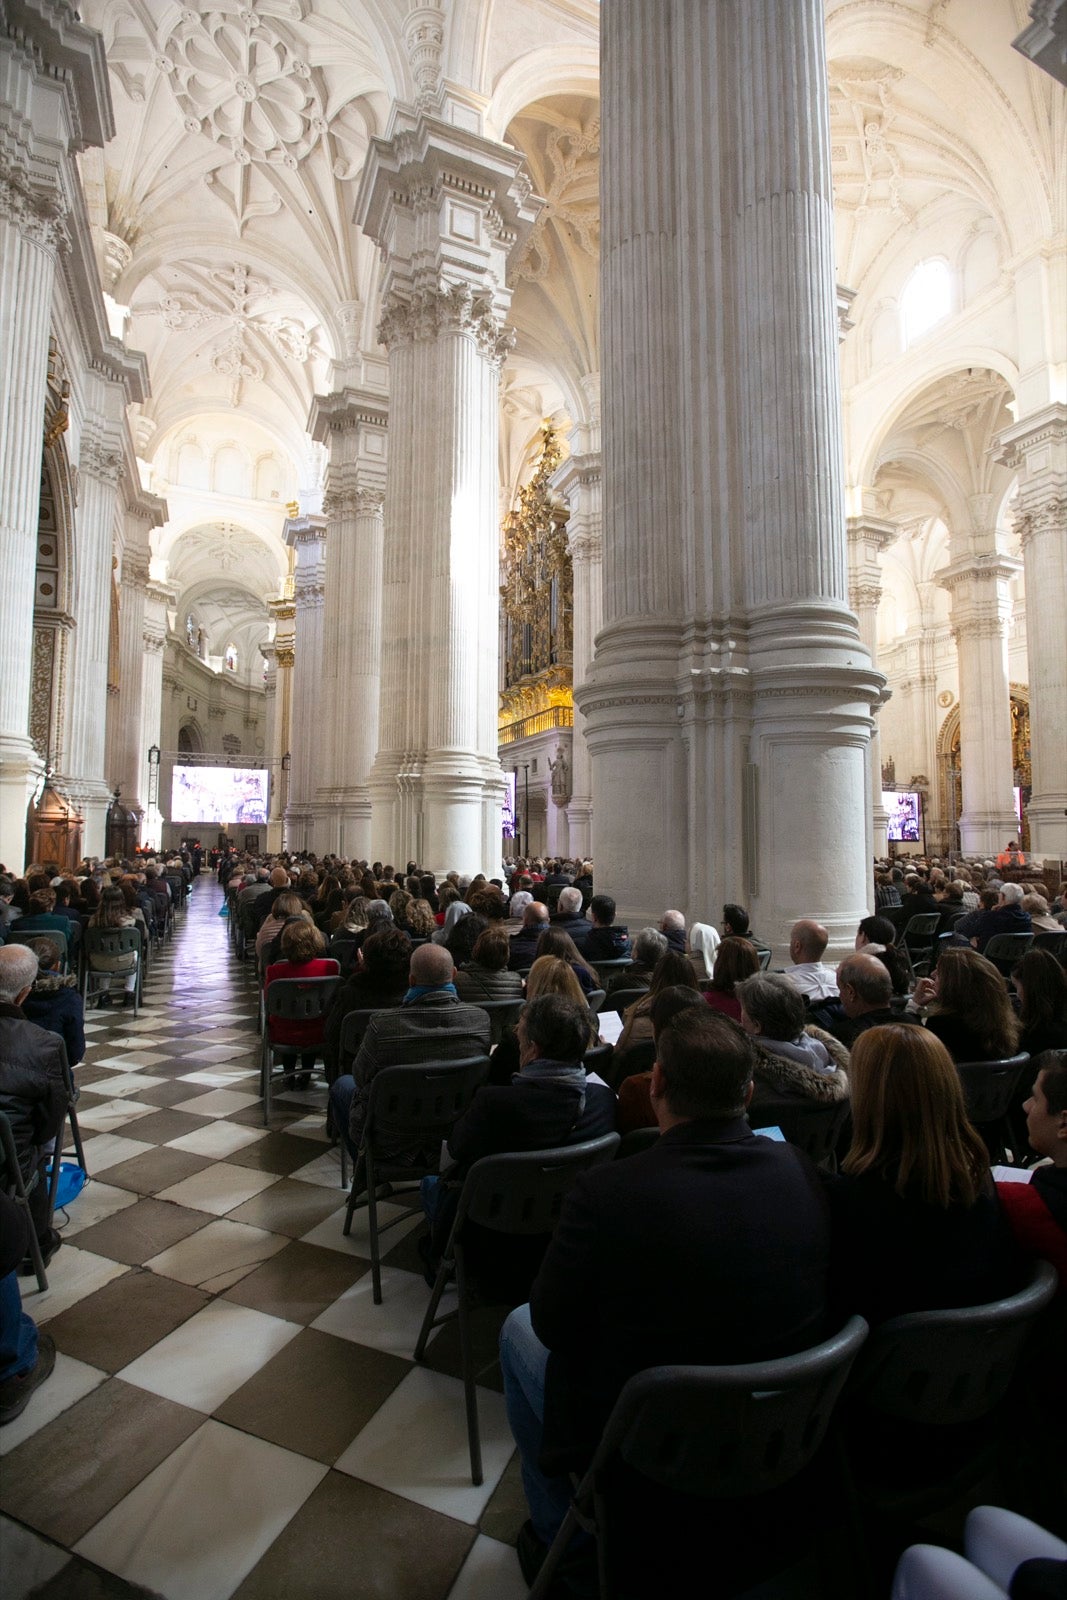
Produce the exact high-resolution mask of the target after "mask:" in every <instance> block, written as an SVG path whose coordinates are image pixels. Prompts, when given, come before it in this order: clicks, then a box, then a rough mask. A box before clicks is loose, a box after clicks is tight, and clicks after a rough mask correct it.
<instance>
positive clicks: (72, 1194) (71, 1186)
mask: <svg viewBox="0 0 1067 1600" xmlns="http://www.w3.org/2000/svg"><path fill="white" fill-rule="evenodd" d="M48 1180H49V1182H51V1180H52V1168H51V1167H49V1168H48ZM85 1181H86V1172H85V1169H84V1167H79V1166H78V1164H77V1162H76V1161H61V1162H60V1163H59V1187H58V1188H57V1189H56V1210H57V1211H58V1210H59V1209H60V1207H63V1208H64V1209H65V1208H66V1207H67V1206H69V1205H70V1203H71V1201H73V1200H77V1198H78V1196H79V1195H80V1194H81V1192H82V1190H83V1189H84V1188H85Z"/></svg>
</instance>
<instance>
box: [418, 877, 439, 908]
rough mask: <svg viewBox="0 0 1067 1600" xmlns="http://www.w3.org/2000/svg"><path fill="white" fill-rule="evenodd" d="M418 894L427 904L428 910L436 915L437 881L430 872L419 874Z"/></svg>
mask: <svg viewBox="0 0 1067 1600" xmlns="http://www.w3.org/2000/svg"><path fill="white" fill-rule="evenodd" d="M419 893H420V895H421V897H422V899H423V900H425V901H427V902H428V904H429V907H430V910H431V911H433V912H434V913H435V914H436V911H437V880H436V878H435V877H434V875H433V873H432V872H423V873H420V874H419Z"/></svg>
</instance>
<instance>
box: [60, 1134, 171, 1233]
mask: <svg viewBox="0 0 1067 1600" xmlns="http://www.w3.org/2000/svg"><path fill="white" fill-rule="evenodd" d="M145 1148H146V1149H148V1150H151V1148H152V1146H151V1145H146V1146H145ZM86 1151H87V1153H86V1157H85V1159H86V1161H88V1159H89V1156H88V1147H86ZM140 1198H141V1197H140V1195H139V1194H132V1193H131V1192H130V1190H129V1189H116V1188H115V1187H114V1186H113V1185H112V1184H109V1183H100V1182H99V1180H97V1179H93V1180H91V1181H90V1182H89V1183H87V1184H86V1185H85V1188H84V1189H83V1190H82V1192H81V1194H80V1195H79V1196H78V1198H77V1199H76V1200H72V1201H71V1203H70V1205H69V1206H68V1207H67V1215H68V1216H69V1218H70V1222H69V1224H68V1225H67V1226H66V1227H65V1228H63V1227H60V1224H59V1223H58V1222H57V1223H56V1224H55V1226H56V1227H57V1228H59V1231H60V1233H62V1235H63V1237H64V1239H73V1238H74V1237H75V1236H76V1235H77V1234H79V1233H81V1232H82V1230H83V1229H84V1228H91V1227H92V1225H93V1223H94V1222H103V1220H104V1218H105V1217H113V1216H114V1215H115V1212H116V1211H125V1209H126V1207H127V1206H135V1205H136V1204H137V1202H138V1200H139V1199H140ZM58 1215H59V1213H58V1212H57V1213H56V1216H57V1217H58Z"/></svg>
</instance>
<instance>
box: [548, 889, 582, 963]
mask: <svg viewBox="0 0 1067 1600" xmlns="http://www.w3.org/2000/svg"><path fill="white" fill-rule="evenodd" d="M549 925H550V926H551V927H553V928H555V929H556V930H557V932H559V933H569V934H570V936H571V938H572V939H573V940H574V942H575V944H576V945H577V947H578V949H579V950H580V951H581V952H582V953H583V955H584V953H585V941H586V940H587V939H588V937H589V932H590V929H589V923H588V922H587V921H586V919H585V918H584V917H583V916H582V891H581V890H580V889H573V888H570V887H568V888H566V889H561V890H560V894H559V899H558V900H557V901H556V909H555V911H554V912H553V913H552V916H551V918H550V919H549Z"/></svg>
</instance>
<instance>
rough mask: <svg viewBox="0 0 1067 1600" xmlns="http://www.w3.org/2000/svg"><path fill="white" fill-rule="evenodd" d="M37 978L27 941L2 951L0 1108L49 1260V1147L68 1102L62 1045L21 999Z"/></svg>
mask: <svg viewBox="0 0 1067 1600" xmlns="http://www.w3.org/2000/svg"><path fill="white" fill-rule="evenodd" d="M36 977H37V957H36V955H35V954H34V952H33V951H32V950H31V949H29V947H28V946H27V945H21V944H13V945H5V946H4V947H3V949H2V950H0V1111H3V1112H4V1113H5V1115H6V1116H7V1118H8V1120H9V1121H10V1123H11V1132H12V1135H13V1137H14V1140H15V1153H16V1155H17V1156H18V1161H19V1166H20V1168H21V1170H22V1177H23V1180H24V1182H25V1184H26V1186H27V1188H29V1185H30V1181H31V1179H32V1177H33V1174H34V1172H36V1173H37V1174H38V1178H37V1183H36V1185H35V1186H34V1188H33V1189H32V1190H30V1215H31V1217H32V1219H33V1225H34V1228H35V1229H36V1231H37V1238H38V1240H39V1241H40V1245H41V1253H42V1255H43V1256H44V1257H45V1260H46V1262H47V1261H48V1260H49V1259H50V1258H51V1256H52V1255H53V1254H54V1253H55V1251H56V1250H58V1249H59V1246H60V1243H61V1240H60V1237H59V1234H58V1233H57V1232H56V1231H55V1229H54V1228H51V1227H50V1226H49V1215H48V1211H49V1207H48V1179H47V1177H46V1175H45V1168H46V1165H47V1162H48V1154H49V1151H48V1147H49V1145H50V1144H51V1141H52V1140H53V1139H54V1138H55V1137H56V1136H57V1135H58V1133H59V1131H60V1129H61V1128H62V1126H63V1118H64V1117H65V1116H66V1114H67V1105H68V1103H69V1099H68V1095H67V1085H66V1078H65V1076H64V1073H63V1045H62V1042H61V1041H60V1039H59V1038H58V1037H57V1035H56V1034H54V1033H49V1032H48V1031H47V1030H46V1029H44V1028H38V1027H37V1026H36V1024H35V1023H32V1022H28V1021H27V1020H26V1017H25V1015H24V1013H23V1011H22V1002H23V1000H25V998H26V996H27V995H28V994H29V992H30V990H31V989H32V988H33V984H34V980H35V979H36Z"/></svg>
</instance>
